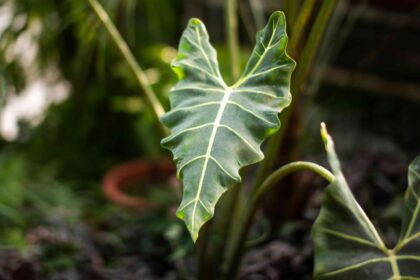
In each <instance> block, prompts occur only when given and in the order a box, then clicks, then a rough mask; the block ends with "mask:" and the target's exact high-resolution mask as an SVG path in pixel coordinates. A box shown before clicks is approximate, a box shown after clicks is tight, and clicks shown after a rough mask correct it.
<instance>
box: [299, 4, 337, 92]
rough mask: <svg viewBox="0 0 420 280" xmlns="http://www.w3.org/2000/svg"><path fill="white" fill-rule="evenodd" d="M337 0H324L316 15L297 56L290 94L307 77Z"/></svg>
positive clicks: (300, 85)
mask: <svg viewBox="0 0 420 280" xmlns="http://www.w3.org/2000/svg"><path fill="white" fill-rule="evenodd" d="M336 4H337V0H329V1H324V2H323V4H322V6H321V9H320V11H319V14H318V16H317V17H316V20H315V23H314V27H313V28H312V29H311V33H310V36H309V38H308V42H307V43H306V44H305V48H304V49H303V52H302V55H301V56H300V57H299V62H300V63H299V65H300V67H297V68H296V73H295V75H294V83H293V82H292V94H295V95H296V94H297V92H298V91H299V90H300V88H301V87H302V85H303V83H304V81H305V80H306V79H307V77H308V74H309V70H310V69H311V67H312V62H313V60H314V57H315V55H316V54H317V52H318V48H319V45H320V43H321V39H322V37H323V35H324V33H325V30H326V25H327V23H328V21H329V19H330V17H331V15H332V12H333V11H334V7H335V6H336Z"/></svg>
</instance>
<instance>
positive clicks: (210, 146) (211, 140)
mask: <svg viewBox="0 0 420 280" xmlns="http://www.w3.org/2000/svg"><path fill="white" fill-rule="evenodd" d="M230 94H231V89H230V88H226V89H225V95H224V96H223V99H222V101H221V102H220V107H219V110H218V111H217V114H216V118H215V120H214V124H213V128H212V131H211V135H210V138H209V143H208V146H207V150H206V154H205V159H204V164H203V169H202V170H201V175H200V181H199V183H198V189H197V195H196V197H195V198H194V200H195V201H194V207H193V213H192V224H191V228H192V230H193V231H194V226H195V213H196V211H197V204H198V202H199V201H200V195H201V190H202V187H203V182H204V177H205V175H206V171H207V165H208V162H209V159H210V157H211V152H212V150H213V144H214V141H215V138H216V134H217V130H218V128H219V125H220V121H221V119H222V116H223V113H224V111H225V108H226V105H227V104H228V101H229V97H230ZM201 203H202V202H201Z"/></svg>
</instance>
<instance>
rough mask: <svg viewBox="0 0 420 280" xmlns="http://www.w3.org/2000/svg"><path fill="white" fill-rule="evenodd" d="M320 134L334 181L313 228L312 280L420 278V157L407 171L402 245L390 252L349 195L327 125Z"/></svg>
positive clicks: (326, 192) (399, 243)
mask: <svg viewBox="0 0 420 280" xmlns="http://www.w3.org/2000/svg"><path fill="white" fill-rule="evenodd" d="M322 136H323V139H324V142H325V147H326V150H327V155H328V160H329V162H330V165H331V168H332V170H333V173H334V175H335V177H336V180H335V181H334V182H333V183H332V184H331V185H330V186H329V187H328V188H327V190H326V191H325V198H324V202H323V204H322V208H321V212H320V214H319V216H318V218H317V220H316V222H315V224H314V227H313V238H314V243H315V272H314V277H315V279H372V280H375V279H378V280H379V279H407V280H408V279H420V219H419V210H420V199H419V198H420V176H419V172H420V157H417V158H416V159H415V160H414V161H413V162H412V163H411V165H410V167H409V172H408V177H409V185H408V188H407V192H406V195H405V208H406V212H405V214H404V216H403V229H402V234H401V238H400V241H399V242H398V244H397V245H396V247H395V248H394V249H389V248H387V247H386V246H385V244H384V242H383V241H382V239H381V237H380V235H379V233H378V231H377V230H376V229H375V227H374V226H373V224H372V222H371V221H370V219H369V218H368V217H367V215H366V214H365V212H364V211H363V210H362V208H361V207H360V205H359V204H358V203H357V201H356V199H355V198H354V196H353V194H352V193H351V191H350V188H349V187H348V185H347V182H346V180H345V178H344V176H343V173H342V172H341V168H340V163H339V160H338V158H337V155H336V153H335V150H334V144H333V142H332V139H331V137H330V136H329V135H328V134H327V131H326V129H325V127H324V128H323V129H322Z"/></svg>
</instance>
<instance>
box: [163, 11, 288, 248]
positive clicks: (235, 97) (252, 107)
mask: <svg viewBox="0 0 420 280" xmlns="http://www.w3.org/2000/svg"><path fill="white" fill-rule="evenodd" d="M286 44H287V36H286V33H285V17H284V14H283V13H281V12H275V13H274V14H273V15H272V16H271V17H270V19H269V22H268V24H267V26H266V27H265V28H264V29H263V30H261V31H260V32H258V33H257V44H256V46H255V48H254V50H253V52H252V55H251V57H250V58H249V61H248V64H247V65H246V67H245V70H244V72H243V74H242V76H241V77H240V79H239V80H238V81H237V82H236V83H235V84H234V85H232V86H227V85H226V83H225V82H224V81H223V78H222V77H221V75H220V71H219V66H218V62H217V57H216V51H215V49H214V48H213V47H212V46H211V44H210V43H209V36H208V34H207V31H206V28H205V26H204V24H203V23H202V22H201V21H200V20H198V19H195V18H194V19H191V20H190V22H189V23H188V26H187V28H186V30H185V31H184V34H183V35H182V38H181V41H180V44H179V52H178V56H177V57H176V59H175V61H174V63H173V68H174V71H175V72H176V73H177V74H178V77H179V82H178V83H177V84H176V86H175V87H174V88H173V89H172V90H171V92H170V94H169V98H170V102H171V111H169V112H168V113H167V114H165V115H164V116H163V117H162V119H161V121H162V123H163V124H164V125H166V126H167V127H168V128H170V130H171V134H170V136H168V137H167V138H165V139H163V140H162V145H163V147H165V148H167V149H170V150H171V151H172V153H173V155H174V160H175V162H176V164H177V169H178V177H179V178H180V179H182V182H183V186H184V187H183V192H184V193H183V199H182V202H181V205H180V207H179V209H178V211H177V216H178V217H179V218H181V219H183V220H184V221H185V223H186V225H187V227H188V230H189V231H190V233H191V236H192V238H193V240H194V241H195V240H196V239H197V237H198V232H199V229H200V228H201V226H202V225H203V224H204V223H205V222H206V221H207V220H209V219H210V218H211V217H212V216H213V213H214V207H215V205H216V203H217V201H218V200H219V198H220V196H221V195H222V194H223V193H224V192H225V191H226V190H227V189H228V188H229V187H231V186H232V185H234V184H235V183H237V182H239V181H240V180H241V178H240V176H239V169H240V168H241V167H244V166H247V165H250V164H253V163H256V162H259V161H261V160H262V159H263V157H264V155H263V153H262V152H261V150H260V145H261V143H262V142H263V141H264V140H265V139H266V138H267V137H268V136H269V135H271V134H273V133H274V132H275V131H276V130H278V129H279V128H280V122H279V119H278V113H279V112H280V111H281V110H282V109H283V108H285V107H287V106H288V105H289V104H290V102H291V95H290V89H289V87H290V76H291V72H292V71H293V69H294V66H295V62H294V61H293V60H292V59H291V58H290V57H289V56H287V54H286Z"/></svg>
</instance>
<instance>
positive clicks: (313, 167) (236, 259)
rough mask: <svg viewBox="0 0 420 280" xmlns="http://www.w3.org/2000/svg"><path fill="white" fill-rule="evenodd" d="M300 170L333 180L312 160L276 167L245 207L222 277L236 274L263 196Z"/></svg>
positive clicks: (333, 178)
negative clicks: (242, 219) (243, 216)
mask: <svg viewBox="0 0 420 280" xmlns="http://www.w3.org/2000/svg"><path fill="white" fill-rule="evenodd" d="M300 170H309V171H312V172H314V173H316V174H318V175H320V176H321V177H323V178H324V179H325V180H327V181H328V182H330V183H331V182H333V181H334V180H335V177H334V175H333V174H332V173H331V172H330V171H328V170H327V169H325V168H324V167H322V166H320V165H318V164H315V163H312V162H305V161H296V162H292V163H289V164H286V165H284V166H282V167H280V168H279V169H277V170H276V171H275V172H273V173H272V174H271V175H270V176H269V177H268V178H267V179H266V180H265V181H264V182H263V183H262V184H261V186H260V187H259V188H258V190H257V191H256V192H255V193H254V194H253V196H252V198H251V203H250V205H249V207H248V208H247V212H246V214H245V220H244V222H243V223H242V224H241V227H240V230H239V235H238V238H236V239H235V240H233V241H232V242H234V247H233V248H234V250H233V251H232V253H231V255H230V256H228V260H227V261H228V262H227V266H226V269H227V270H226V274H225V275H224V279H226V280H230V279H235V277H236V274H237V272H238V269H239V266H240V263H241V260H242V255H243V250H244V245H245V241H246V239H247V236H248V233H249V229H250V227H251V224H252V221H253V218H254V216H255V213H256V211H257V209H258V207H259V205H260V203H261V201H262V199H263V198H264V196H265V195H266V194H267V193H268V192H269V191H270V190H271V188H272V187H273V186H275V185H276V184H277V183H278V182H279V181H280V180H282V179H283V178H284V177H286V176H287V175H289V174H290V173H293V172H295V171H300Z"/></svg>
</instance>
